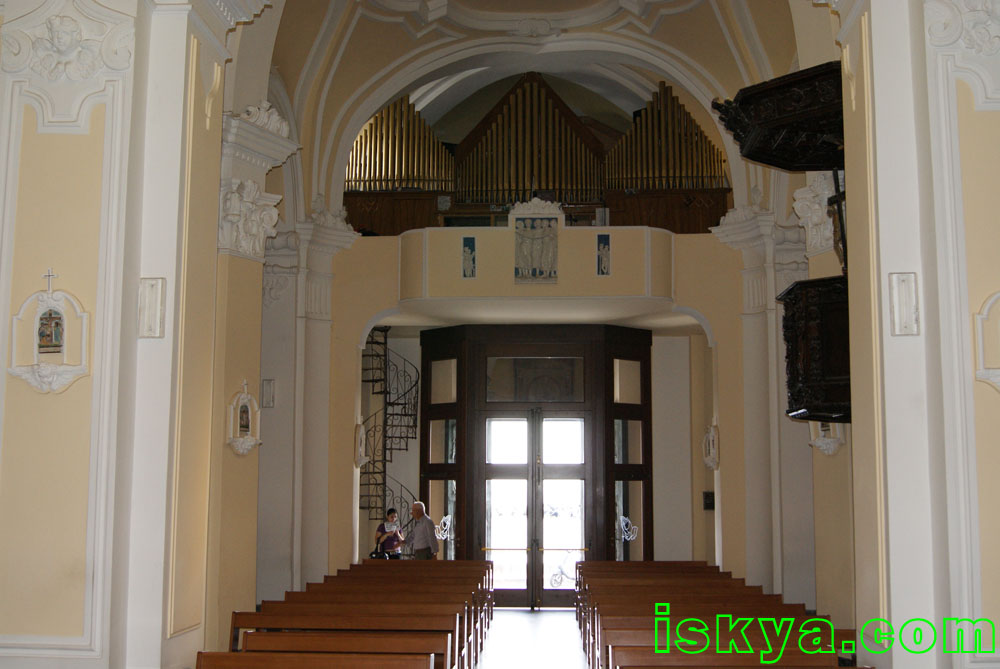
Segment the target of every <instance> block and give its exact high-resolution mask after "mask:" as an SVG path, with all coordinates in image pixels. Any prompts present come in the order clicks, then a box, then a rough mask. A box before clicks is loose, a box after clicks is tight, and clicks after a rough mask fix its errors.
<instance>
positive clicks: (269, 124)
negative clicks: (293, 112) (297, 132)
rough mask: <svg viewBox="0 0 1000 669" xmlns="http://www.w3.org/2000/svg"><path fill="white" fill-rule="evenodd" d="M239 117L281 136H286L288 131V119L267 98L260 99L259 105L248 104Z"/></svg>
mask: <svg viewBox="0 0 1000 669" xmlns="http://www.w3.org/2000/svg"><path fill="white" fill-rule="evenodd" d="M240 117H241V118H243V119H244V120H246V121H249V122H250V123H253V124H254V125H256V126H259V127H261V128H264V129H265V130H267V131H268V132H273V133H274V134H275V135H280V136H281V137H288V134H289V132H290V128H289V125H288V121H286V120H285V119H284V117H282V115H281V114H280V113H279V112H278V110H277V109H275V108H274V107H272V106H271V103H270V102H268V101H267V100H262V101H261V103H260V104H259V105H250V106H249V107H247V108H246V111H244V112H243V114H241V116H240Z"/></svg>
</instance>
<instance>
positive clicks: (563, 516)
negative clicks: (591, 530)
mask: <svg viewBox="0 0 1000 669" xmlns="http://www.w3.org/2000/svg"><path fill="white" fill-rule="evenodd" d="M542 504H543V507H544V508H543V512H544V515H543V516H542V539H543V545H542V547H543V548H544V549H545V550H544V551H543V552H542V563H543V565H542V567H543V570H544V577H543V587H544V588H546V589H550V590H572V589H573V588H574V587H575V582H576V563H577V561H579V560H582V559H583V550H582V549H583V548H584V546H585V545H586V544H585V543H584V541H585V538H584V514H583V509H584V487H583V481H582V480H580V479H546V480H545V481H544V482H543V483H542Z"/></svg>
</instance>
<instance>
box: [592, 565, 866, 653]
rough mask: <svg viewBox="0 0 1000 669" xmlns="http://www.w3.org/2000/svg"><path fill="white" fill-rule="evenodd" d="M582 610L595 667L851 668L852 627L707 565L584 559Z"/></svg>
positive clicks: (853, 638)
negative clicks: (834, 623) (835, 624)
mask: <svg viewBox="0 0 1000 669" xmlns="http://www.w3.org/2000/svg"><path fill="white" fill-rule="evenodd" d="M657 604H660V605H661V607H660V609H659V613H657ZM663 604H669V612H668V610H667V609H666V608H664V607H663V606H662V605H663ZM576 613H577V621H578V623H579V625H580V632H581V635H582V637H583V643H584V649H585V651H586V653H587V660H588V663H589V666H590V667H591V668H592V669H639V668H644V667H712V668H714V669H719V668H720V667H748V666H750V667H758V666H777V667H837V666H854V664H853V656H854V642H855V632H854V630H834V629H833V626H832V624H831V623H829V621H826V620H822V619H819V618H817V616H815V615H811V614H809V613H807V612H806V609H805V606H803V605H801V604H786V603H784V602H783V601H782V599H781V596H780V595H765V594H763V592H762V590H761V588H760V587H759V586H758V587H755V586H748V585H746V584H745V583H744V581H743V579H737V578H732V576H731V575H730V574H729V573H727V572H721V571H719V569H718V568H717V567H711V566H709V565H707V564H706V563H704V562H599V561H589V562H578V563H577V567H576ZM720 616H732V621H733V622H734V623H735V624H730V620H729V619H726V618H724V617H722V618H720ZM739 618H748V619H750V621H751V622H749V623H746V622H740V621H739V620H738V619H739ZM686 619H693V620H691V621H690V622H688V623H685V624H684V625H682V629H681V630H680V631H678V629H677V626H678V623H681V622H682V621H684V620H686ZM767 619H774V622H773V623H772V622H767ZM700 621H703V622H704V627H702V626H701V624H700ZM785 629H788V630H789V633H788V634H787V635H786V634H785V633H784V632H785ZM699 630H700V632H699ZM679 637H680V638H679ZM782 638H784V639H785V642H784V643H782ZM762 653H763V654H762Z"/></svg>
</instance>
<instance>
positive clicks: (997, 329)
mask: <svg viewBox="0 0 1000 669" xmlns="http://www.w3.org/2000/svg"><path fill="white" fill-rule="evenodd" d="M998 303H1000V292H996V293H993V294H992V295H990V297H989V299H987V300H986V303H985V304H984V305H983V308H982V310H980V312H979V313H978V314H976V378H977V379H978V380H980V381H984V382H986V383H988V384H990V385H991V386H993V387H994V388H996V389H997V390H1000V363H998V362H997V359H998V353H1000V326H998V325H997V323H996V322H993V323H992V327H988V325H989V324H990V319H991V318H993V319H995V318H996V317H997V315H998V314H993V312H994V311H996V310H997V304H998ZM987 358H989V360H991V361H993V362H992V365H991V364H990V362H988V361H987Z"/></svg>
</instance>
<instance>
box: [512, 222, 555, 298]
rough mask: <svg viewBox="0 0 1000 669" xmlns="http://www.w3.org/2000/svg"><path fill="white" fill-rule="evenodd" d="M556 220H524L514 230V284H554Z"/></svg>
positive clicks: (517, 223)
mask: <svg viewBox="0 0 1000 669" xmlns="http://www.w3.org/2000/svg"><path fill="white" fill-rule="evenodd" d="M558 231H559V228H558V221H556V219H554V218H524V219H520V220H518V221H517V222H516V224H515V228H514V239H515V242H514V243H515V247H514V263H515V266H514V281H515V282H517V283H555V282H556V280H557V278H558V276H557V266H558V262H557V261H558V252H559V232H558Z"/></svg>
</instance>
